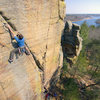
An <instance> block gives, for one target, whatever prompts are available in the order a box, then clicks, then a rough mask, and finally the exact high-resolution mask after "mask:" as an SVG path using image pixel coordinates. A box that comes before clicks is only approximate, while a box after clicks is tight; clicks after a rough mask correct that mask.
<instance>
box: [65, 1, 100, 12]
mask: <svg viewBox="0 0 100 100" xmlns="http://www.w3.org/2000/svg"><path fill="white" fill-rule="evenodd" d="M65 2H66V4H67V6H66V13H70V14H80V13H81V14H87V13H88V14H100V0H65Z"/></svg>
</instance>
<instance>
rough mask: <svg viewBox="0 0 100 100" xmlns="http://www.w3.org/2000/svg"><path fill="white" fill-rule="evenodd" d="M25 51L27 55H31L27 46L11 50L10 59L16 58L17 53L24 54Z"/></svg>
mask: <svg viewBox="0 0 100 100" xmlns="http://www.w3.org/2000/svg"><path fill="white" fill-rule="evenodd" d="M23 52H25V54H26V55H30V53H29V51H28V50H27V49H26V47H23V48H20V47H19V48H15V49H14V50H12V51H11V52H10V57H9V60H13V59H14V54H16V55H18V54H19V55H20V54H23Z"/></svg>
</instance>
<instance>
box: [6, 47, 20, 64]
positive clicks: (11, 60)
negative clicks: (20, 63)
mask: <svg viewBox="0 0 100 100" xmlns="http://www.w3.org/2000/svg"><path fill="white" fill-rule="evenodd" d="M18 52H19V49H18V48H15V49H14V50H12V51H11V52H10V57H9V60H8V61H9V62H10V63H11V62H13V58H14V54H15V53H18Z"/></svg>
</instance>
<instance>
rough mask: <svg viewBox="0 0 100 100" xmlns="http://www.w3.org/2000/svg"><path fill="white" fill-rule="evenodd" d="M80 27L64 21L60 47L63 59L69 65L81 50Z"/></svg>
mask: <svg viewBox="0 0 100 100" xmlns="http://www.w3.org/2000/svg"><path fill="white" fill-rule="evenodd" d="M79 30H80V26H78V25H77V24H72V22H71V21H66V24H65V29H64V32H63V35H62V47H63V53H64V57H65V58H66V59H67V61H69V63H70V64H73V63H74V60H75V58H76V57H77V56H78V55H79V54H80V51H81V49H82V38H81V37H80V35H79Z"/></svg>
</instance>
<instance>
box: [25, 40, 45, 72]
mask: <svg viewBox="0 0 100 100" xmlns="http://www.w3.org/2000/svg"><path fill="white" fill-rule="evenodd" d="M25 45H26V46H27V48H28V49H29V51H30V53H31V55H32V57H33V59H34V61H35V63H36V65H37V66H38V68H39V69H40V70H41V71H44V68H43V66H42V65H41V64H40V62H39V60H37V58H36V56H35V55H34V53H33V52H32V51H31V50H30V48H29V46H28V45H27V43H26V42H25Z"/></svg>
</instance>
